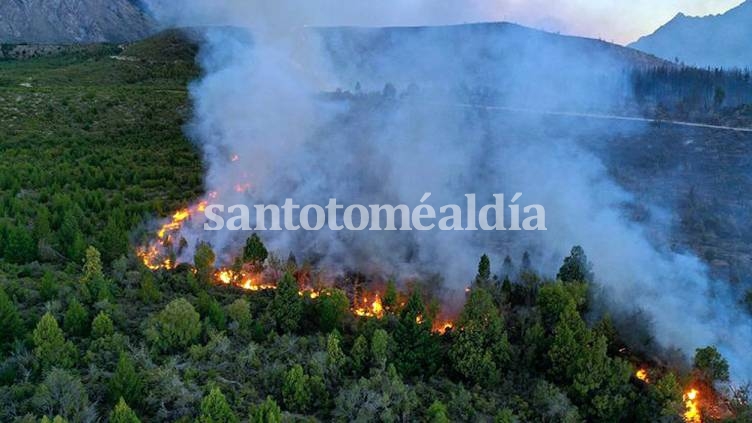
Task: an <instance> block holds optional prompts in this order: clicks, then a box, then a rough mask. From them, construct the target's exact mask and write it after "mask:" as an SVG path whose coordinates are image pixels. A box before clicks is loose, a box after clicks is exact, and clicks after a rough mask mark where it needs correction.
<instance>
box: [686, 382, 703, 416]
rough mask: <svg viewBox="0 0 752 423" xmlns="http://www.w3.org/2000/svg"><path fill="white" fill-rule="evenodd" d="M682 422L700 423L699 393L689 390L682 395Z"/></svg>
mask: <svg viewBox="0 0 752 423" xmlns="http://www.w3.org/2000/svg"><path fill="white" fill-rule="evenodd" d="M684 408H685V411H684V421H685V422H687V423H702V415H701V413H700V392H699V391H698V390H697V389H695V388H691V389H689V390H688V391H687V392H685V393H684Z"/></svg>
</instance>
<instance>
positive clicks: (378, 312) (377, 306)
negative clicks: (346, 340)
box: [353, 294, 384, 319]
mask: <svg viewBox="0 0 752 423" xmlns="http://www.w3.org/2000/svg"><path fill="white" fill-rule="evenodd" d="M353 313H355V315H356V316H360V317H376V318H379V319H380V318H382V317H384V307H383V306H382V304H381V296H380V295H379V294H374V295H373V302H371V303H370V304H369V301H368V295H367V294H366V295H364V296H363V303H362V304H361V305H360V306H359V307H356V308H355V309H353Z"/></svg>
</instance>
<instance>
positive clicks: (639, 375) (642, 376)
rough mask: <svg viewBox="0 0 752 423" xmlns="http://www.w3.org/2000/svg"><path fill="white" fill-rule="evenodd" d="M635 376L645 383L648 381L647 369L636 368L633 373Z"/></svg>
mask: <svg viewBox="0 0 752 423" xmlns="http://www.w3.org/2000/svg"><path fill="white" fill-rule="evenodd" d="M635 377H636V378H637V379H640V380H641V381H643V382H645V383H650V377H649V376H648V371H647V370H646V369H639V370H637V373H635Z"/></svg>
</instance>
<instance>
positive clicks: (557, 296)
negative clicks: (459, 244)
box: [0, 33, 752, 423]
mask: <svg viewBox="0 0 752 423" xmlns="http://www.w3.org/2000/svg"><path fill="white" fill-rule="evenodd" d="M195 54H196V49H195V46H193V45H192V44H190V43H187V42H185V40H183V39H182V38H181V37H179V36H178V35H177V34H175V33H168V34H166V35H163V36H160V37H157V38H154V39H151V40H147V41H145V42H142V43H138V44H135V45H132V46H129V47H126V48H125V49H124V50H122V51H121V50H120V49H119V48H117V47H114V46H101V47H98V48H94V49H87V50H83V51H75V52H70V53H68V54H62V55H58V56H51V57H41V58H35V59H31V60H27V61H5V62H0V121H2V124H3V128H4V131H3V133H2V142H0V151H2V154H3V158H4V160H3V161H2V163H0V211H1V213H0V258H2V260H0V421H3V422H6V421H7V422H40V421H42V422H95V421H110V422H131V423H132V422H138V421H144V422H146V421H183V422H188V421H197V422H239V421H250V422H279V421H317V420H324V421H327V420H335V421H363V422H366V421H387V422H391V421H405V422H406V421H430V422H448V421H494V422H517V421H540V422H581V421H593V422H595V421H598V422H601V421H604V422H618V421H622V422H643V421H644V422H652V421H663V422H682V421H691V422H699V421H700V419H701V418H702V421H716V420H723V421H740V422H742V421H750V419H752V410H751V409H750V408H749V406H748V401H747V395H748V393H747V391H746V390H745V389H739V390H737V391H734V395H733V396H730V397H720V396H719V395H718V393H717V392H716V391H715V389H714V384H716V383H722V382H726V381H728V379H729V370H728V364H727V363H726V362H725V360H724V359H723V357H722V356H721V355H720V354H719V353H718V351H717V350H716V349H715V348H714V347H713V346H708V347H707V348H702V349H699V350H697V351H696V352H695V354H694V356H693V357H687V358H681V359H678V360H673V361H672V360H658V359H657V358H655V357H654V356H652V355H651V353H650V351H649V350H637V349H634V348H633V347H632V345H630V342H629V340H628V339H626V338H627V337H625V336H624V334H621V333H620V332H619V330H618V329H617V327H621V326H620V325H617V324H615V323H614V322H613V321H612V319H611V318H610V317H609V316H607V315H602V316H598V318H597V319H594V318H593V315H594V314H593V313H592V311H593V310H592V301H593V296H594V295H595V293H596V292H597V291H598V285H597V276H598V275H593V274H592V272H591V270H590V269H591V265H590V263H589V262H588V260H587V257H586V255H585V252H584V251H582V249H581V248H579V247H574V248H573V249H572V251H571V254H570V255H569V256H568V257H566V258H563V262H562V266H561V269H560V270H559V272H558V274H556V275H541V274H538V273H537V272H536V271H535V270H534V269H535V263H531V260H530V257H529V255H528V254H526V253H525V252H522V251H521V252H519V256H520V258H519V259H513V258H511V257H508V256H507V257H497V256H496V255H495V254H493V252H489V255H484V256H483V257H481V258H480V261H479V265H478V271H477V274H476V275H468V277H467V286H468V288H467V291H466V293H465V303H464V306H462V308H461V309H460V310H459V311H458V313H457V314H456V315H453V316H450V320H451V322H448V321H447V322H445V321H444V319H446V316H445V315H444V314H443V311H442V304H441V300H442V298H441V296H440V295H439V294H438V289H437V287H436V286H435V284H433V283H431V282H430V281H418V280H415V281H409V282H407V283H404V284H401V285H399V286H397V285H396V284H395V283H394V282H391V281H386V282H384V283H383V284H382V283H381V282H376V281H373V280H371V279H369V277H368V276H367V275H360V274H357V273H352V274H347V275H344V276H342V277H340V278H338V279H337V280H336V281H319V282H320V283H319V282H312V279H315V277H314V276H312V275H315V273H316V272H315V270H314V269H311V266H310V265H309V264H308V263H306V262H304V261H301V262H299V261H298V260H297V259H296V258H295V257H294V256H293V255H290V256H289V257H288V258H287V259H286V260H283V259H281V258H280V257H278V256H277V255H276V254H274V252H269V251H267V250H266V247H265V246H264V244H263V240H262V238H263V234H262V235H261V237H259V236H252V237H251V238H249V241H248V243H247V245H246V249H245V251H244V254H243V259H244V260H243V261H244V262H245V264H247V265H249V266H252V267H254V268H255V269H256V270H257V271H258V272H263V273H264V274H266V275H277V278H276V279H275V280H273V281H268V283H269V289H260V290H247V289H242V288H240V287H233V286H226V285H224V284H222V283H218V281H217V275H216V269H215V266H216V265H217V263H216V257H215V255H214V252H213V251H212V250H211V247H210V246H208V245H203V246H202V247H200V248H198V249H197V251H196V255H195V260H194V263H191V264H183V265H181V266H178V267H177V268H174V269H170V270H166V269H161V270H156V271H153V270H150V269H149V268H147V267H146V266H144V264H143V263H142V262H141V260H139V258H138V257H137V255H136V254H135V251H134V249H133V246H134V245H140V244H142V241H143V240H144V239H146V238H147V237H149V236H150V235H149V232H148V231H147V230H146V224H147V222H149V221H150V220H151V219H152V218H154V217H155V216H167V215H169V214H170V213H171V212H172V211H174V210H177V209H179V208H181V207H184V206H185V205H187V204H188V203H189V202H191V201H193V200H194V199H195V198H197V197H199V195H201V194H202V174H203V169H202V166H201V161H200V154H199V152H198V151H197V149H196V148H195V146H193V145H192V144H191V143H190V142H189V141H188V140H186V139H185V137H184V135H183V133H182V126H183V124H184V123H185V121H186V119H187V118H188V116H189V114H190V112H189V105H188V93H187V90H186V86H187V84H188V82H189V81H190V80H192V79H194V78H195V77H196V76H197V75H198V74H199V71H198V69H197V68H196V67H195V65H194V56H195ZM662 77H663V76H662V74H660V73H656V74H655V75H654V76H652V77H651V78H653V79H651V81H655V80H656V79H660V78H662ZM644 86H645V87H648V88H644V89H645V90H646V92H650V91H651V90H653V91H654V90H656V89H657V88H649V87H654V86H656V83H654V82H651V83H647V82H646V83H645V85H644ZM382 95H383V96H385V97H392V96H394V95H396V94H395V93H394V89H393V88H389V89H386V90H385V91H384V93H382ZM646 95H647V94H646ZM714 95H716V96H720V94H718V93H717V92H714ZM723 101H724V102H725V101H726V99H725V98H724V100H723ZM284 254H287V252H284ZM492 260H494V261H498V262H499V263H501V265H499V266H498V267H499V268H501V269H502V272H501V273H500V274H497V275H494V274H492V272H491V269H492V264H493V263H492ZM242 264H243V263H240V265H242ZM312 286H313V287H314V288H313V290H308V289H309V288H310V287H312ZM373 292H378V293H379V299H380V303H379V310H374V311H373V312H370V313H357V312H355V311H356V308H357V304H359V302H360V301H361V299H362V298H364V297H365V296H366V295H367V294H368V293H373ZM437 322H440V323H437ZM641 326H642V327H646V328H649V323H648V322H639V323H635V327H633V329H634V328H636V327H641ZM648 336H649V335H648ZM695 395H699V398H698V397H695Z"/></svg>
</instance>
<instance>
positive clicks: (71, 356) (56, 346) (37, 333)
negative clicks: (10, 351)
mask: <svg viewBox="0 0 752 423" xmlns="http://www.w3.org/2000/svg"><path fill="white" fill-rule="evenodd" d="M32 340H33V342H34V355H35V356H36V358H37V360H38V362H39V365H40V366H41V368H42V369H49V368H51V367H61V368H70V367H73V365H74V363H75V359H76V347H75V346H74V345H73V344H72V343H71V342H70V341H66V340H65V335H64V334H63V331H62V329H60V327H59V326H58V324H57V320H55V317H54V316H52V314H51V313H50V312H47V313H46V314H45V315H44V316H42V318H41V319H40V320H39V323H37V327H36V328H35V329H34V332H33V333H32Z"/></svg>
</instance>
